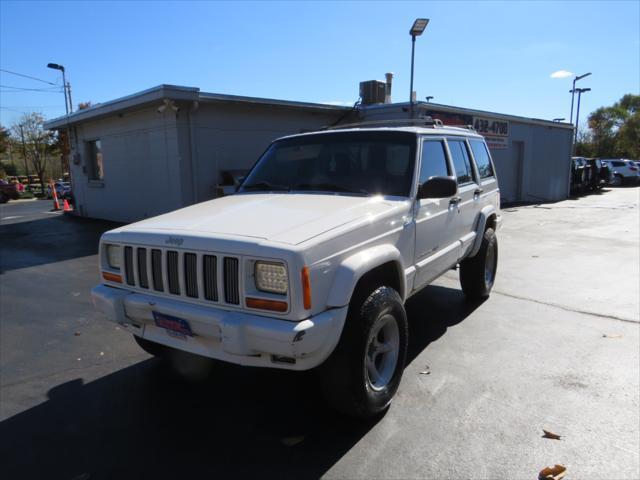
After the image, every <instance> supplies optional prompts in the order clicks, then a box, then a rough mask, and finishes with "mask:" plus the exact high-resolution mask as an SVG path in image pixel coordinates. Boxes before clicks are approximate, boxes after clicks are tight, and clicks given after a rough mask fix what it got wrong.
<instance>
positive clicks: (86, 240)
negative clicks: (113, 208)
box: [0, 215, 121, 273]
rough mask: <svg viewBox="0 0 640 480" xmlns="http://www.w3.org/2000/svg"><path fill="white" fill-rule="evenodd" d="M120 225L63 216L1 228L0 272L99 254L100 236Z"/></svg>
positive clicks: (12, 224) (0, 226)
mask: <svg viewBox="0 0 640 480" xmlns="http://www.w3.org/2000/svg"><path fill="white" fill-rule="evenodd" d="M120 225H121V224H119V223H112V222H106V221H102V220H91V219H86V218H80V217H67V216H63V215H58V216H54V217H51V218H43V219H38V220H31V221H27V222H17V223H10V224H7V225H0V245H2V250H3V254H2V255H0V273H2V272H5V271H9V270H16V269H19V268H26V267H34V266H37V265H44V264H48V263H53V262H59V261H62V260H70V259H72V258H78V257H86V256H88V255H95V254H97V253H98V243H99V240H100V236H101V235H102V234H103V233H104V232H106V231H107V230H111V229H112V228H116V227H118V226H120Z"/></svg>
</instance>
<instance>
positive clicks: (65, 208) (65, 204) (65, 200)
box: [62, 198, 73, 212]
mask: <svg viewBox="0 0 640 480" xmlns="http://www.w3.org/2000/svg"><path fill="white" fill-rule="evenodd" d="M62 211H63V212H73V210H72V209H71V206H70V205H69V202H68V201H67V199H66V198H65V199H64V204H63V208H62Z"/></svg>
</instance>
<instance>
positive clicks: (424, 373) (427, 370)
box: [420, 365, 431, 375]
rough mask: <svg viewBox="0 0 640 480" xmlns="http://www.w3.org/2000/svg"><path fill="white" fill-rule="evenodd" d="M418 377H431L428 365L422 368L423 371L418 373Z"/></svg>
mask: <svg viewBox="0 0 640 480" xmlns="http://www.w3.org/2000/svg"><path fill="white" fill-rule="evenodd" d="M420 375H431V369H429V365H427V366H426V367H424V370H422V371H421V372H420Z"/></svg>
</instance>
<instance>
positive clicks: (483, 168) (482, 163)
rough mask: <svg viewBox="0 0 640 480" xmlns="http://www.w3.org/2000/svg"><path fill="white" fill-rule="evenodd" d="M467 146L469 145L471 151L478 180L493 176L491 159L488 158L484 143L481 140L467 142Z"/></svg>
mask: <svg viewBox="0 0 640 480" xmlns="http://www.w3.org/2000/svg"><path fill="white" fill-rule="evenodd" d="M469 145H471V151H472V152H473V158H474V159H475V161H476V167H478V173H479V174H480V178H482V179H484V178H489V177H493V176H495V175H494V173H493V166H492V165H491V157H489V152H488V151H487V146H486V145H485V143H484V142H483V141H482V140H469Z"/></svg>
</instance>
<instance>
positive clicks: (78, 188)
mask: <svg viewBox="0 0 640 480" xmlns="http://www.w3.org/2000/svg"><path fill="white" fill-rule="evenodd" d="M386 100H387V103H382V102H371V101H370V98H368V97H367V99H366V101H364V102H363V104H360V105H358V106H357V107H354V108H352V107H343V106H334V105H325V104H317V103H306V102H296V101H288V100H274V99H265V98H255V97H243V96H235V95H223V94H217V93H206V92H201V91H200V90H199V89H198V88H191V87H180V86H172V85H160V86H158V87H154V88H151V89H149V90H145V91H143V92H139V93H135V94H133V95H129V96H127V97H123V98H119V99H115V100H112V101H109V102H105V103H102V104H98V105H95V106H93V107H91V108H88V109H85V110H79V111H77V112H74V113H72V114H70V115H69V116H68V117H61V118H57V119H53V120H51V121H49V122H47V123H46V124H45V128H47V129H50V130H66V129H69V131H70V132H71V135H70V147H71V152H70V155H69V159H70V161H69V165H70V173H71V181H72V185H73V192H74V197H75V205H76V213H77V214H78V215H81V216H85V217H91V218H100V219H107V220H114V221H121V222H131V221H135V220H140V219H143V218H146V217H152V216H154V215H158V214H161V213H164V212H168V211H171V210H175V209H177V208H181V207H184V206H187V205H191V204H194V203H197V202H202V201H204V200H208V199H211V198H215V197H216V196H219V195H222V194H224V193H225V192H229V191H230V190H233V184H234V182H237V179H238V177H240V176H241V175H242V174H243V173H244V172H246V171H247V170H248V169H250V168H251V166H252V165H253V163H254V162H255V161H256V159H257V158H258V157H259V156H260V154H261V153H262V152H263V151H264V150H265V148H266V147H267V146H268V145H269V143H270V142H271V141H272V140H274V139H276V138H278V137H281V136H284V135H290V134H295V133H300V132H309V131H314V130H319V129H322V128H324V127H327V126H332V125H336V124H349V123H357V122H372V123H375V122H378V121H380V122H385V121H390V120H403V119H408V118H411V117H413V118H421V117H424V116H431V117H433V118H435V119H440V120H442V121H443V123H444V124H447V125H464V126H467V125H471V126H473V127H474V128H475V129H476V130H477V131H478V132H479V133H481V134H482V135H484V136H485V138H486V140H487V144H488V145H489V148H490V151H491V154H492V157H493V160H494V163H495V166H496V170H497V174H498V178H499V182H500V190H501V197H502V200H503V202H521V201H524V202H550V201H557V200H561V199H564V198H567V196H568V195H569V182H570V157H571V148H572V142H571V141H572V132H573V127H572V125H570V124H566V123H555V122H551V121H547V120H538V119H532V118H525V117H519V116H514V115H506V114H500V113H493V112H486V111H479V110H472V109H466V108H458V107H452V106H446V105H439V104H434V103H425V102H415V103H414V104H413V105H410V104H409V103H408V102H406V103H389V101H390V98H389V96H387V99H386Z"/></svg>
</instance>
